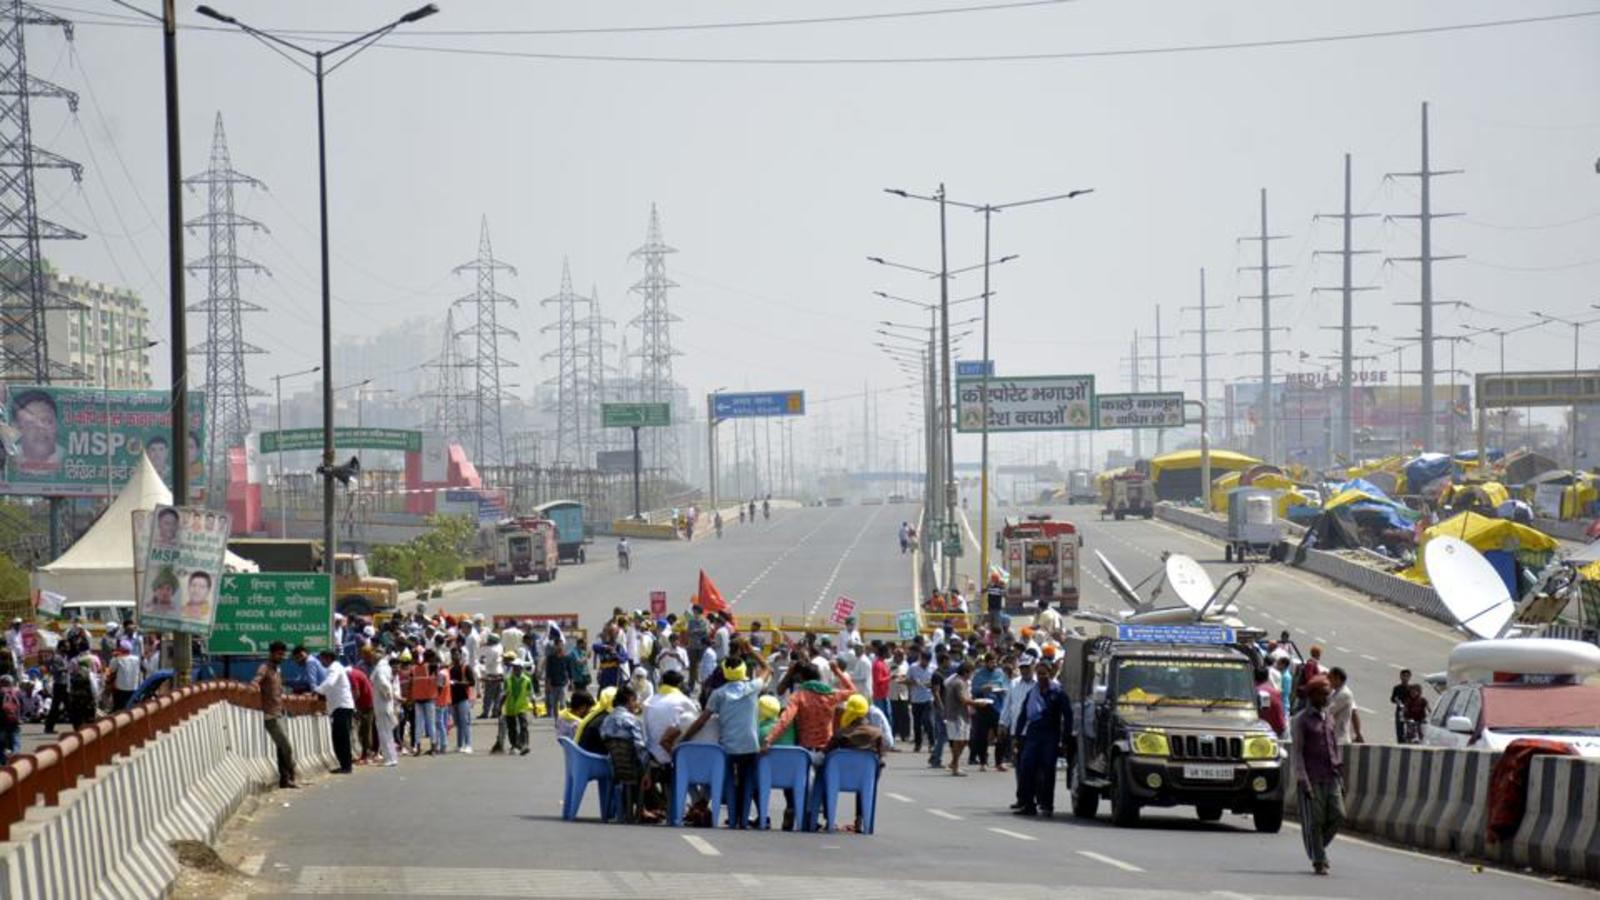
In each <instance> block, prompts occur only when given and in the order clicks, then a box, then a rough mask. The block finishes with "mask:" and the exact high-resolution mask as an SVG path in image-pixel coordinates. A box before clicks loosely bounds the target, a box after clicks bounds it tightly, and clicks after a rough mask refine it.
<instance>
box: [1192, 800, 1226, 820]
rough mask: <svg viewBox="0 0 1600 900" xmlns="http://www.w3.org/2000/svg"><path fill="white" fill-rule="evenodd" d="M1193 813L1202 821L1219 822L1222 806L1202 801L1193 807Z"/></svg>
mask: <svg viewBox="0 0 1600 900" xmlns="http://www.w3.org/2000/svg"><path fill="white" fill-rule="evenodd" d="M1194 814H1195V815H1196V816H1198V817H1199V819H1200V821H1202V822H1219V821H1221V820H1222V807H1221V806H1219V805H1218V804H1215V803H1202V804H1200V805H1199V806H1196V807H1195V808H1194Z"/></svg>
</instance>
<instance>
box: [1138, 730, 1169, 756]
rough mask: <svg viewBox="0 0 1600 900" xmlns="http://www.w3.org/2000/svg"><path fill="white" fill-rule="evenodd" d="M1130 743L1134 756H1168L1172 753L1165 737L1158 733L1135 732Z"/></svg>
mask: <svg viewBox="0 0 1600 900" xmlns="http://www.w3.org/2000/svg"><path fill="white" fill-rule="evenodd" d="M1131 743H1132V746H1133V752H1134V754H1135V755H1136V756H1168V755H1170V754H1171V752H1172V751H1171V748H1170V747H1169V746H1168V745H1167V736H1166V735H1164V734H1162V733H1161V732H1159V731H1136V732H1134V734H1133V741H1132V742H1131Z"/></svg>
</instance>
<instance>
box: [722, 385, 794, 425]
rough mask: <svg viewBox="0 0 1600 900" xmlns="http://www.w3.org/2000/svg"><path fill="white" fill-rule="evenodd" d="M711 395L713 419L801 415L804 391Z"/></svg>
mask: <svg viewBox="0 0 1600 900" xmlns="http://www.w3.org/2000/svg"><path fill="white" fill-rule="evenodd" d="M710 396H711V418H713V419H759V418H765V417H767V416H803V415H805V414H806V392H805V391H763V392H761V393H754V394H751V393H743V394H723V393H717V394H712V395H710Z"/></svg>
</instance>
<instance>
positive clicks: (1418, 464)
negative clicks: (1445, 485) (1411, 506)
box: [1405, 453, 1451, 494]
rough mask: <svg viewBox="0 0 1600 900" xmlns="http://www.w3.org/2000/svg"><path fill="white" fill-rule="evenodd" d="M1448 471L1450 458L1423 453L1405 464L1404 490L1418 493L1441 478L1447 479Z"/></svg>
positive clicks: (1438, 454) (1437, 454) (1439, 454)
mask: <svg viewBox="0 0 1600 900" xmlns="http://www.w3.org/2000/svg"><path fill="white" fill-rule="evenodd" d="M1450 470H1451V461H1450V457H1448V456H1446V455H1444V454H1443V453H1424V454H1422V455H1421V456H1418V457H1417V458H1416V459H1413V460H1411V461H1410V462H1408V463H1406V466H1405V473H1406V490H1407V491H1409V492H1410V493H1413V494H1415V493H1418V492H1420V491H1421V490H1422V489H1423V488H1424V487H1426V486H1427V485H1429V484H1432V483H1433V482H1435V481H1438V480H1439V479H1441V478H1449V477H1450Z"/></svg>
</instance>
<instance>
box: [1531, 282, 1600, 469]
mask: <svg viewBox="0 0 1600 900" xmlns="http://www.w3.org/2000/svg"><path fill="white" fill-rule="evenodd" d="M1596 309H1600V307H1596ZM1533 314H1534V315H1535V316H1536V317H1538V318H1540V319H1542V320H1544V321H1545V322H1547V323H1552V324H1556V325H1566V326H1567V327H1569V328H1571V329H1572V391H1573V393H1572V428H1571V432H1572V478H1573V484H1577V478H1578V393H1577V392H1578V336H1579V334H1580V333H1581V332H1582V331H1583V329H1584V326H1587V325H1593V324H1595V323H1596V322H1600V316H1597V317H1595V318H1593V319H1581V320H1573V319H1563V318H1561V317H1559V316H1552V315H1549V314H1548V313H1542V312H1539V311H1537V310H1535V311H1534V313H1533Z"/></svg>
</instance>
